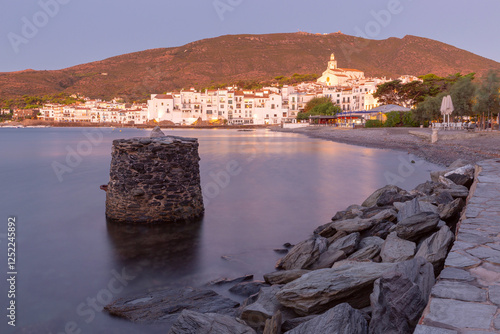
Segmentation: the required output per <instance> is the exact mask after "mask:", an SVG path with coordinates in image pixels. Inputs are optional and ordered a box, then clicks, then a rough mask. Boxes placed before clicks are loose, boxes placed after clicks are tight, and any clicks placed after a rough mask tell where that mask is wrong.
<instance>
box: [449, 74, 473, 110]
mask: <svg viewBox="0 0 500 334" xmlns="http://www.w3.org/2000/svg"><path fill="white" fill-rule="evenodd" d="M476 90H477V87H476V85H475V84H474V83H473V82H472V78H471V77H468V76H464V77H461V78H460V79H458V81H457V82H456V83H455V84H453V86H452V87H451V90H450V95H451V99H452V100H453V108H454V114H455V115H458V116H472V115H473V107H474V103H475V97H476Z"/></svg>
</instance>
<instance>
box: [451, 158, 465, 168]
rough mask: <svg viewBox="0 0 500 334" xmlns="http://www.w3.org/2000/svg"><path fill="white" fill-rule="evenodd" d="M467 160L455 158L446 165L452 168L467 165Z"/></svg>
mask: <svg viewBox="0 0 500 334" xmlns="http://www.w3.org/2000/svg"><path fill="white" fill-rule="evenodd" d="M468 164H469V162H468V161H467V160H464V159H457V160H455V161H453V162H452V163H451V165H449V166H448V169H451V170H454V169H457V168H460V167H463V166H466V165H468Z"/></svg>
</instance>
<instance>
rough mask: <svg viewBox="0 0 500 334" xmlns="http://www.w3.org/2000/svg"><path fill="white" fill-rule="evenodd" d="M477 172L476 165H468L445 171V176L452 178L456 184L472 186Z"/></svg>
mask: <svg viewBox="0 0 500 334" xmlns="http://www.w3.org/2000/svg"><path fill="white" fill-rule="evenodd" d="M475 172H476V169H475V168H474V166H472V165H466V166H463V167H460V168H457V169H454V170H452V171H450V172H447V173H445V174H444V177H446V178H448V179H450V180H451V181H453V182H454V183H455V184H458V185H461V186H465V187H467V188H470V186H471V185H472V183H473V182H474V175H475Z"/></svg>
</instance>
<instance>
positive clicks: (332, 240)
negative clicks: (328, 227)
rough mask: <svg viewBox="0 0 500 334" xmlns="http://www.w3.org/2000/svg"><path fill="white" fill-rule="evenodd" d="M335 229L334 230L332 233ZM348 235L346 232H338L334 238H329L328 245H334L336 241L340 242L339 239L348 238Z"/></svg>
mask: <svg viewBox="0 0 500 334" xmlns="http://www.w3.org/2000/svg"><path fill="white" fill-rule="evenodd" d="M333 230H334V229H333V228H332V231H333ZM347 235H348V233H347V232H344V231H338V232H336V233H335V234H334V235H333V236H331V237H329V238H328V245H330V244H332V243H334V242H335V241H337V240H339V239H342V238H343V237H346V236H347Z"/></svg>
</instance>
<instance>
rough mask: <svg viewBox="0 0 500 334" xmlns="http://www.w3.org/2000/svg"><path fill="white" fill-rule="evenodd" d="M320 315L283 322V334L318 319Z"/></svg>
mask: <svg viewBox="0 0 500 334" xmlns="http://www.w3.org/2000/svg"><path fill="white" fill-rule="evenodd" d="M317 316H318V315H316V314H314V315H308V316H306V317H298V318H293V319H288V320H285V321H283V324H282V325H281V331H282V332H283V333H285V332H288V331H289V330H292V329H294V328H295V327H297V326H298V325H300V324H303V323H304V322H307V321H309V320H311V319H314V318H316V317H317Z"/></svg>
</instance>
